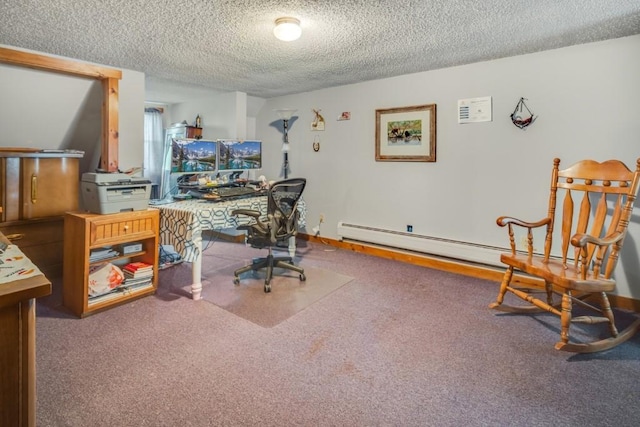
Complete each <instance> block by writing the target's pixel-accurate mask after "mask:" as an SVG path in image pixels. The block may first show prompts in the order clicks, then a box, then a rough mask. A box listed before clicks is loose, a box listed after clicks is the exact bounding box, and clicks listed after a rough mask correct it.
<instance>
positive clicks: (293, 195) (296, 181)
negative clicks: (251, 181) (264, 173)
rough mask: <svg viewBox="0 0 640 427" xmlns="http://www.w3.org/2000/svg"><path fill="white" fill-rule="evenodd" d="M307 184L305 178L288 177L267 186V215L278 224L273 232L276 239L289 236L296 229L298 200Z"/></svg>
mask: <svg viewBox="0 0 640 427" xmlns="http://www.w3.org/2000/svg"><path fill="white" fill-rule="evenodd" d="M306 184H307V180H306V179H305V178H290V179H285V180H282V181H278V182H275V183H273V184H272V185H271V187H270V188H269V197H268V200H269V203H268V207H267V215H268V216H272V217H273V218H274V219H275V220H276V224H277V225H278V226H277V228H276V229H275V230H273V232H274V236H275V238H276V239H277V240H280V239H285V238H287V237H291V236H293V235H295V234H296V233H297V230H298V215H299V213H298V200H300V197H301V196H302V192H303V191H304V187H305V185H306Z"/></svg>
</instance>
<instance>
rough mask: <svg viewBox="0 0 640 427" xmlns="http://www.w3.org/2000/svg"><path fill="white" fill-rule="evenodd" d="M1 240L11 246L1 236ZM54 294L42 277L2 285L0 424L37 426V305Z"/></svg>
mask: <svg viewBox="0 0 640 427" xmlns="http://www.w3.org/2000/svg"><path fill="white" fill-rule="evenodd" d="M0 240H2V241H4V242H6V243H8V241H7V240H6V239H5V237H4V236H3V235H2V233H0ZM50 293H51V282H50V281H49V280H48V279H47V278H46V277H45V276H43V275H38V276H34V277H29V278H27V279H22V280H15V281H12V282H5V283H1V284H0V425H1V426H34V425H35V419H36V373H35V372H36V326H35V323H36V306H35V304H36V302H35V299H36V298H38V297H43V296H47V295H49V294H50Z"/></svg>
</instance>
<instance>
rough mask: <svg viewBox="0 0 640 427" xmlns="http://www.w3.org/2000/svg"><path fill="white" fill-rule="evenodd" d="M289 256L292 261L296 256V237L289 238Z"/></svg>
mask: <svg viewBox="0 0 640 427" xmlns="http://www.w3.org/2000/svg"><path fill="white" fill-rule="evenodd" d="M289 256H290V257H291V259H292V260H293V258H294V257H295V256H296V236H291V237H289Z"/></svg>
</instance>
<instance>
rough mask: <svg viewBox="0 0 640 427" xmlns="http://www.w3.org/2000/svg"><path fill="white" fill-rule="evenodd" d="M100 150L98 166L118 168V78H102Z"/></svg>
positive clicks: (109, 168) (111, 170)
mask: <svg viewBox="0 0 640 427" xmlns="http://www.w3.org/2000/svg"><path fill="white" fill-rule="evenodd" d="M102 91H103V96H102V99H103V101H102V151H101V154H102V155H101V157H100V168H101V169H103V170H105V171H107V172H116V171H117V170H118V138H119V132H118V80H117V79H104V80H102Z"/></svg>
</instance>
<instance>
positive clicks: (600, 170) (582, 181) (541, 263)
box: [489, 159, 640, 353]
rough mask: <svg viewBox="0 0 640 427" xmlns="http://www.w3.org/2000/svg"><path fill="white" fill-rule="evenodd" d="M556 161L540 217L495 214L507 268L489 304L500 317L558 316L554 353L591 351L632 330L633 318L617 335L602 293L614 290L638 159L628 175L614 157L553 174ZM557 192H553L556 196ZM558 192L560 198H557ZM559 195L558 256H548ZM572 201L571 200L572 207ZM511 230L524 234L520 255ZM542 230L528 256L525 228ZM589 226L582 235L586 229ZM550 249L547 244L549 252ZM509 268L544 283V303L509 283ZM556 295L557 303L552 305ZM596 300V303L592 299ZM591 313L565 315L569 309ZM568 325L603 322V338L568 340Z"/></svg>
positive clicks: (638, 180)
mask: <svg viewBox="0 0 640 427" xmlns="http://www.w3.org/2000/svg"><path fill="white" fill-rule="evenodd" d="M559 165H560V159H554V161H553V170H552V173H551V193H550V196H549V207H548V214H547V217H546V218H543V219H541V220H540V221H537V222H526V221H522V220H519V219H515V218H511V217H507V216H502V217H500V218H498V219H497V224H498V225H499V226H500V227H504V226H506V227H507V229H508V232H509V242H510V247H511V252H510V253H503V254H502V255H501V256H500V261H501V262H502V263H504V264H506V265H507V270H506V272H505V274H504V277H503V279H502V283H501V285H500V291H499V293H498V297H497V299H496V302H494V303H492V304H491V305H490V306H489V307H490V308H492V309H496V310H499V311H503V312H508V313H536V312H538V313H541V312H550V313H553V314H555V315H557V316H558V317H559V318H560V328H561V330H560V341H558V343H557V344H556V345H555V348H556V349H557V350H564V351H570V352H576V353H592V352H597V351H603V350H607V349H610V348H612V347H615V346H617V345H618V344H620V343H622V342H624V341H626V340H628V339H629V338H631V337H632V336H633V334H634V333H635V332H636V331H637V330H638V329H639V328H640V318H638V319H636V320H635V321H633V322H632V323H631V324H630V325H629V326H627V327H626V328H625V329H624V330H623V331H620V332H619V331H618V329H617V327H616V323H615V319H614V314H613V311H612V309H611V306H610V304H609V299H608V297H607V292H611V291H613V290H614V289H615V287H616V281H615V279H614V278H613V277H612V275H613V272H614V269H615V266H616V263H617V261H618V256H619V254H620V250H621V249H622V244H623V242H624V238H625V235H626V233H627V227H628V225H629V220H630V218H631V214H632V210H633V204H634V201H635V199H636V195H637V193H638V186H639V184H640V159H638V160H637V165H636V170H635V172H632V171H630V170H629V169H628V168H627V167H626V166H625V165H624V164H623V163H622V162H620V161H618V160H608V161H606V162H603V163H598V162H596V161H593V160H583V161H581V162H578V163H576V164H574V165H573V166H571V167H569V168H567V169H564V170H559ZM558 193H560V194H558ZM562 193H564V195H562V196H561V194H562ZM558 197H562V200H561V203H562V205H561V206H562V207H561V209H560V210H561V212H558V217H557V220H558V221H560V224H559V225H560V227H559V230H558V233H559V236H558V238H559V239H560V242H559V247H558V248H557V249H558V250H559V252H560V254H559V256H554V255H552V247H553V244H554V242H553V237H554V225H555V220H556V199H557V198H558ZM574 199H575V202H574ZM514 226H515V227H521V230H523V232H524V231H526V251H519V250H516V249H517V246H516V237H515V233H514ZM539 227H545V228H546V229H543V230H544V231H545V241H544V253H543V254H537V253H536V254H534V241H533V240H534V233H533V230H534V229H536V228H539ZM589 227H590V229H589V230H587V229H588V228H589ZM554 249H555V247H554ZM514 270H519V271H521V272H523V273H526V274H528V275H530V276H533V277H534V278H538V279H541V281H544V285H545V286H544V291H543V293H544V294H546V298H544V297H542V298H543V299H544V300H543V299H540V298H538V297H536V296H534V295H535V292H533V291H532V290H531V289H526V288H517V287H515V286H514V285H512V283H511V282H512V279H513V274H514ZM507 292H510V293H512V294H514V295H515V296H517V297H519V298H521V299H523V300H525V301H527V302H528V303H530V304H529V305H525V306H509V305H506V304H503V302H504V298H505V294H506V293H507ZM554 295H560V296H561V300H560V302H558V301H554V298H553V297H554ZM592 300H599V303H597V302H595V301H592ZM573 303H575V304H576V306H579V307H580V308H583V309H586V310H588V311H592V312H596V313H598V315H597V316H585V315H579V316H575V317H573V316H572V315H573V313H572V312H573V309H574V305H573ZM572 323H583V324H596V323H607V324H608V331H609V336H608V337H606V338H603V339H600V338H601V337H598V338H595V339H591V338H588V339H585V340H584V341H587V342H582V340H581V341H576V340H573V339H570V335H569V329H570V326H571V324H572Z"/></svg>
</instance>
